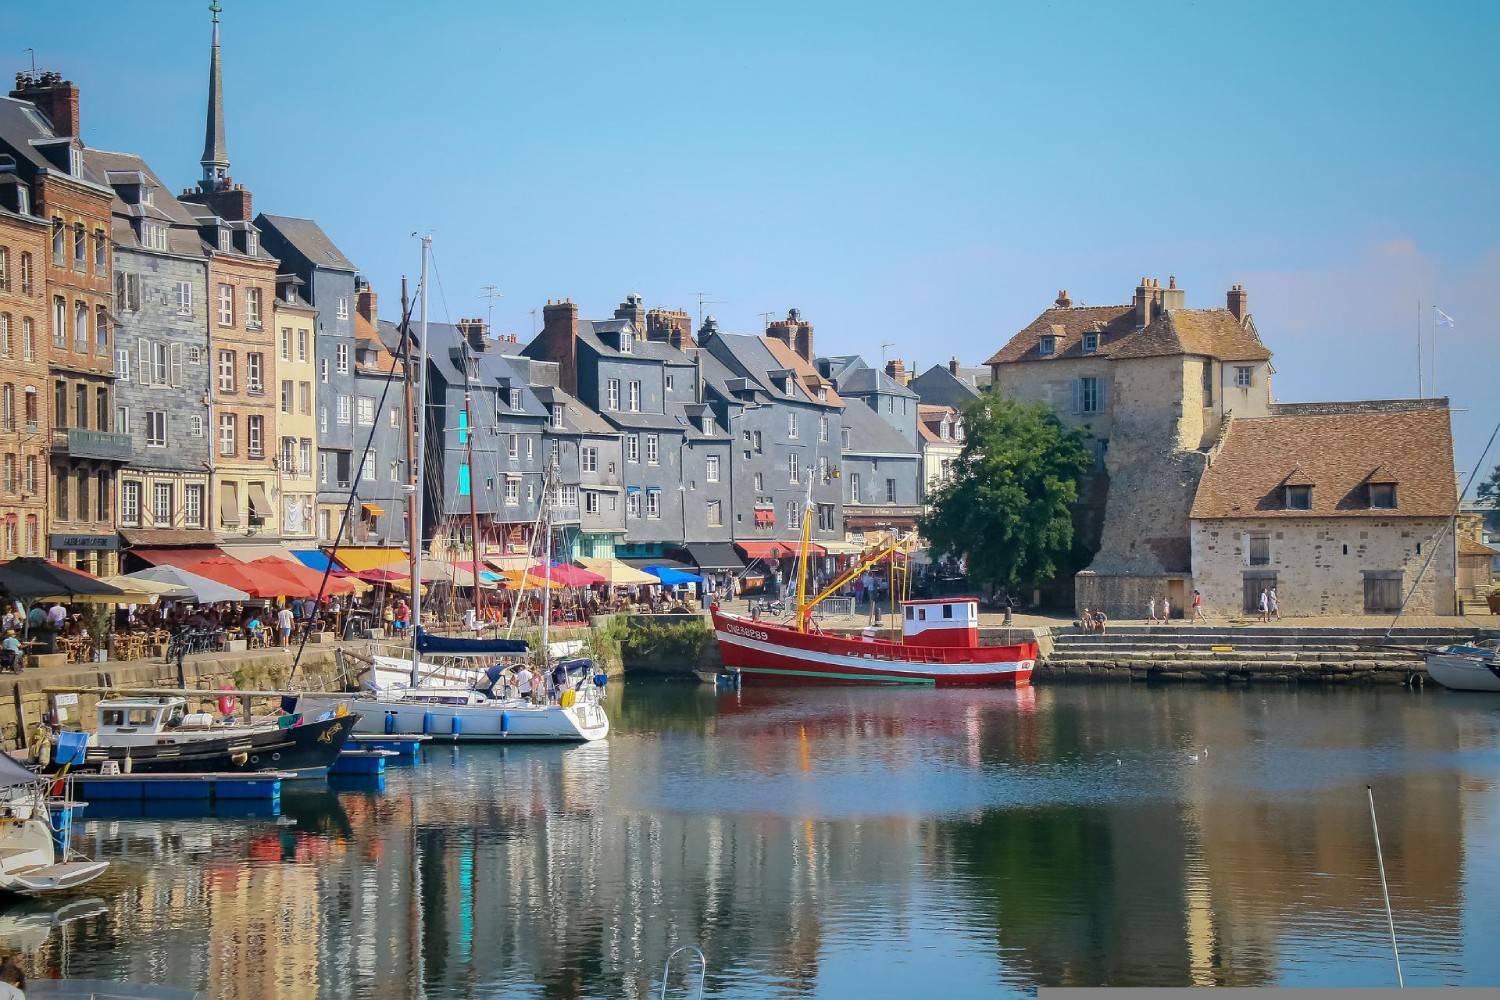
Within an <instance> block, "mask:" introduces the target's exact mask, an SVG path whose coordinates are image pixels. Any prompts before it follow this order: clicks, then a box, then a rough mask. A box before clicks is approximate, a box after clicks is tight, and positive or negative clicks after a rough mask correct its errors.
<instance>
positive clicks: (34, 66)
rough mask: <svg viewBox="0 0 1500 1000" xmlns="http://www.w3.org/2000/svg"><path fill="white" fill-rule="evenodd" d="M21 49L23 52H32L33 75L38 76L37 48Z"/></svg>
mask: <svg viewBox="0 0 1500 1000" xmlns="http://www.w3.org/2000/svg"><path fill="white" fill-rule="evenodd" d="M21 51H22V52H30V53H31V75H32V76H33V77H35V76H36V49H30V48H27V49H22V50H21Z"/></svg>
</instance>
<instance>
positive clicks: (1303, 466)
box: [1192, 400, 1458, 518]
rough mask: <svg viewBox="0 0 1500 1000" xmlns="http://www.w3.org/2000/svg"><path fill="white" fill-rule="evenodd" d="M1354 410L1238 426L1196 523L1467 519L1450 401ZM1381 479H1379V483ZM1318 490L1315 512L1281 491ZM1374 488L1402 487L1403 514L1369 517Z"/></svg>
mask: <svg viewBox="0 0 1500 1000" xmlns="http://www.w3.org/2000/svg"><path fill="white" fill-rule="evenodd" d="M1427 402H1429V403H1431V404H1432V405H1428V406H1417V405H1414V404H1413V403H1412V402H1410V401H1399V402H1394V403H1387V404H1381V403H1351V404H1347V406H1348V408H1347V409H1345V410H1343V411H1342V412H1341V411H1340V410H1339V409H1338V407H1336V406H1332V405H1328V404H1325V405H1324V406H1323V407H1322V408H1320V410H1319V411H1318V412H1313V413H1301V414H1296V415H1293V416H1272V417H1246V418H1239V419H1235V420H1231V421H1230V424H1229V430H1228V433H1227V435H1226V437H1225V439H1224V442H1223V444H1222V445H1221V446H1220V448H1219V449H1218V452H1217V454H1216V455H1215V456H1214V458H1213V461H1212V464H1211V465H1210V466H1209V468H1208V470H1207V471H1206V472H1205V473H1204V474H1203V479H1202V480H1201V481H1200V482H1199V484H1198V494H1197V496H1196V497H1195V498H1194V500H1193V509H1192V516H1193V517H1194V518H1223V517H1230V518H1276V517H1292V518H1296V517H1376V518H1392V517H1448V516H1451V515H1453V514H1455V513H1457V511H1458V490H1457V487H1456V486H1455V480H1454V475H1453V434H1452V431H1451V429H1450V427H1449V422H1448V409H1447V401H1446V400H1431V401H1427ZM1372 477H1373V478H1372ZM1292 480H1296V481H1297V482H1299V483H1303V484H1307V485H1310V486H1312V509H1311V510H1286V509H1285V508H1284V504H1283V496H1282V490H1281V487H1283V486H1285V485H1286V484H1287V483H1288V482H1290V481H1292ZM1370 482H1394V483H1395V484H1396V508H1395V509H1394V510H1384V509H1376V510H1372V509H1371V508H1370V507H1369V504H1368V500H1367V490H1366V486H1367V485H1368V484H1369V483H1370Z"/></svg>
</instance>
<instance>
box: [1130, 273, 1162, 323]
mask: <svg viewBox="0 0 1500 1000" xmlns="http://www.w3.org/2000/svg"><path fill="white" fill-rule="evenodd" d="M1133 304H1134V307H1135V326H1136V329H1137V330H1139V329H1141V328H1142V327H1145V326H1149V325H1150V324H1151V321H1152V320H1154V319H1156V317H1157V316H1159V315H1161V310H1162V291H1161V282H1160V281H1158V280H1156V279H1155V278H1142V279H1141V283H1140V284H1139V285H1137V286H1136V288H1135V301H1134V303H1133Z"/></svg>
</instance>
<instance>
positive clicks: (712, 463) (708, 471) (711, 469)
mask: <svg viewBox="0 0 1500 1000" xmlns="http://www.w3.org/2000/svg"><path fill="white" fill-rule="evenodd" d="M703 478H704V480H706V481H707V482H710V483H717V482H718V481H719V456H718V455H705V456H704V458H703Z"/></svg>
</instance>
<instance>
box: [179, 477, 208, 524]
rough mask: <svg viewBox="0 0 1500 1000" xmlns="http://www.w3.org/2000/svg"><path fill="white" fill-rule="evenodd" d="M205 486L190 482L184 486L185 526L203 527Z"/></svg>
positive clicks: (183, 516)
mask: <svg viewBox="0 0 1500 1000" xmlns="http://www.w3.org/2000/svg"><path fill="white" fill-rule="evenodd" d="M203 489H204V488H203V487H202V486H199V485H197V484H189V485H187V486H184V487H183V488H182V523H183V526H184V527H188V528H201V527H203Z"/></svg>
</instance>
